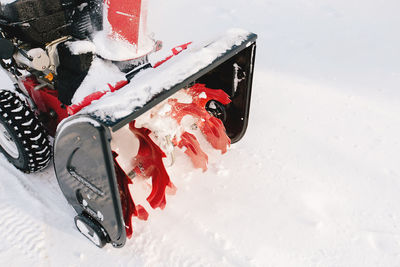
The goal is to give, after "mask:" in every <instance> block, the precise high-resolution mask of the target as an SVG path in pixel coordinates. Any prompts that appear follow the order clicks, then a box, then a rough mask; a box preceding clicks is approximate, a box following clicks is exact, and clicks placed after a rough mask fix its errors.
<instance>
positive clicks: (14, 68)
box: [0, 0, 257, 247]
mask: <svg viewBox="0 0 400 267" xmlns="http://www.w3.org/2000/svg"><path fill="white" fill-rule="evenodd" d="M0 2H1V1H0ZM145 4H146V3H145V1H143V0H142V1H141V0H135V1H128V0H106V1H105V2H104V3H103V1H102V0H88V1H65V0H17V1H15V2H11V3H9V1H7V3H4V4H2V5H1V10H0V28H1V38H0V58H1V61H0V63H1V65H2V67H3V68H4V69H5V70H6V71H7V73H8V74H9V76H10V77H11V78H12V79H13V81H14V83H15V89H14V90H0V130H1V131H0V150H1V152H3V154H4V155H5V156H6V157H7V159H8V160H9V161H10V162H11V163H13V164H14V165H15V166H16V167H17V168H19V169H21V170H22V171H24V172H34V171H38V170H41V169H43V168H44V167H45V166H46V165H47V163H48V162H49V160H50V141H49V138H48V136H49V135H50V136H54V144H53V158H54V160H53V162H54V169H55V173H56V176H57V179H58V182H59V185H60V188H61V191H62V192H63V194H64V195H65V197H66V199H67V201H68V203H69V204H71V205H72V207H73V208H74V209H75V211H76V212H77V214H78V215H77V216H76V217H75V224H76V226H77V228H78V229H79V231H80V232H81V233H83V234H84V235H85V236H86V237H87V238H89V239H90V240H91V241H92V242H93V243H95V244H96V245H97V246H99V247H103V246H104V245H105V244H107V243H111V244H112V245H113V246H114V247H122V246H123V245H124V244H125V242H126V239H127V238H129V237H131V235H132V233H133V229H132V217H134V216H136V217H138V218H139V219H142V220H146V219H147V217H148V213H147V211H146V208H145V207H144V206H145V204H144V203H140V202H139V203H137V202H136V198H135V197H132V194H131V192H130V189H131V188H132V186H130V185H131V184H132V183H133V186H135V183H143V184H144V185H147V187H148V192H147V193H148V194H147V197H146V199H145V200H146V202H147V203H148V204H149V206H150V207H151V208H161V209H163V208H164V207H165V205H166V198H165V194H166V193H167V192H173V191H174V190H175V187H174V185H173V183H172V181H171V179H170V177H169V175H168V172H167V169H166V166H168V165H170V164H172V163H173V161H174V156H173V155H174V153H173V152H174V150H178V149H181V150H182V152H184V153H185V154H186V155H187V156H188V157H189V158H190V159H191V161H192V163H193V166H194V167H195V168H200V169H202V170H203V171H205V170H206V169H207V163H208V156H207V154H206V153H205V152H204V151H203V148H202V147H201V144H202V143H204V142H208V143H209V144H210V145H211V147H213V148H214V149H217V150H220V151H221V153H225V152H226V151H227V147H228V146H229V145H230V144H231V143H234V142H237V141H239V140H240V139H241V138H242V137H243V135H244V134H245V131H246V128H247V123H248V116H249V108H250V97H251V88H252V79H253V69H254V60H255V49H256V39H257V36H256V35H255V34H253V33H250V32H246V31H243V30H230V31H228V32H227V33H225V34H224V35H222V36H220V37H219V38H218V39H216V40H215V41H212V42H209V43H205V44H203V45H201V44H196V43H191V42H190V43H186V44H183V45H179V46H176V47H174V48H172V49H162V43H161V42H160V41H156V40H153V39H152V38H150V37H149V36H148V35H147V34H146V26H145V23H146V16H147V14H146V11H147V8H146V7H145ZM164 50H165V51H166V52H165V51H164ZM133 199H135V202H134V200H133Z"/></svg>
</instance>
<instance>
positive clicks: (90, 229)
mask: <svg viewBox="0 0 400 267" xmlns="http://www.w3.org/2000/svg"><path fill="white" fill-rule="evenodd" d="M79 222H80V223H82V224H83V225H84V226H85V228H86V229H85V230H86V231H87V233H84V232H82V229H81V228H80V226H79ZM75 226H76V228H78V231H79V232H80V233H81V234H82V235H84V236H85V237H86V238H87V239H89V240H90V241H91V242H92V243H93V244H95V245H96V246H97V247H99V248H103V247H104V246H105V245H106V244H107V243H108V242H107V236H106V234H105V232H104V231H102V228H101V227H100V226H99V225H98V224H97V222H96V221H95V220H93V219H91V218H89V216H86V215H85V214H81V215H77V216H76V217H75ZM81 227H82V225H81ZM88 235H90V237H89V236H88ZM96 241H97V242H98V243H96Z"/></svg>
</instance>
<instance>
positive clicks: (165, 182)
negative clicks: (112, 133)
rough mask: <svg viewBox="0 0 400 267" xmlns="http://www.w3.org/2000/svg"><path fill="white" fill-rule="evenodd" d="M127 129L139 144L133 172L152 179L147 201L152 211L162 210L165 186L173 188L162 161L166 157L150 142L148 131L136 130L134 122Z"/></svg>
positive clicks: (164, 200) (164, 202)
mask: <svg viewBox="0 0 400 267" xmlns="http://www.w3.org/2000/svg"><path fill="white" fill-rule="evenodd" d="M129 129H130V130H131V131H132V133H134V134H135V135H136V137H137V138H138V139H139V143H140V146H139V151H138V154H137V155H136V157H135V158H134V159H133V166H134V169H135V172H136V173H137V174H138V175H140V176H143V177H145V178H150V177H151V178H152V190H151V193H150V195H149V196H148V197H147V201H148V202H149V203H150V206H151V207H152V208H153V209H156V208H161V209H164V207H165V205H166V199H165V191H166V188H167V186H168V187H171V188H174V185H173V184H172V183H171V180H170V179H169V175H168V173H167V171H166V169H165V166H164V163H163V160H162V159H163V158H165V157H166V155H165V154H164V152H163V151H162V150H161V149H160V147H159V146H157V145H156V144H155V143H154V142H153V140H151V138H150V133H151V131H150V130H149V129H147V128H136V127H135V122H134V121H133V122H131V123H129Z"/></svg>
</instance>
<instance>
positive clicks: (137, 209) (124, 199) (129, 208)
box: [113, 151, 149, 238]
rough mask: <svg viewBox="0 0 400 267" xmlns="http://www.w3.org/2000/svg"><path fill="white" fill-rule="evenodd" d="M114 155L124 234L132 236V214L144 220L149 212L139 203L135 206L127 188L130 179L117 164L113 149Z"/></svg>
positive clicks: (116, 155) (114, 153) (130, 182)
mask: <svg viewBox="0 0 400 267" xmlns="http://www.w3.org/2000/svg"><path fill="white" fill-rule="evenodd" d="M113 157H114V169H115V174H116V176H117V182H118V189H119V196H120V200H121V206H122V214H123V216H124V222H125V228H126V236H127V237H128V238H131V237H132V233H133V228H132V216H137V217H138V218H139V219H140V220H144V221H146V220H147V218H148V217H149V214H148V213H147V211H146V210H145V208H143V207H142V206H141V205H137V206H135V203H134V202H133V199H132V195H131V193H130V190H129V185H130V184H132V181H131V179H130V178H129V177H128V176H127V175H126V173H125V172H124V170H123V169H122V168H121V166H120V165H119V164H118V161H117V157H118V154H117V153H116V152H114V151H113Z"/></svg>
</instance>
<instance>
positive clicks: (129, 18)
mask: <svg viewBox="0 0 400 267" xmlns="http://www.w3.org/2000/svg"><path fill="white" fill-rule="evenodd" d="M106 6H107V7H108V10H107V13H108V15H107V18H108V21H109V22H110V24H111V28H112V31H113V35H116V36H115V37H121V38H123V39H125V40H127V41H128V42H129V43H131V44H136V45H137V44H138V41H139V32H140V13H141V11H142V1H141V0H132V1H126V0H112V1H111V0H106ZM143 26H144V25H143Z"/></svg>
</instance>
